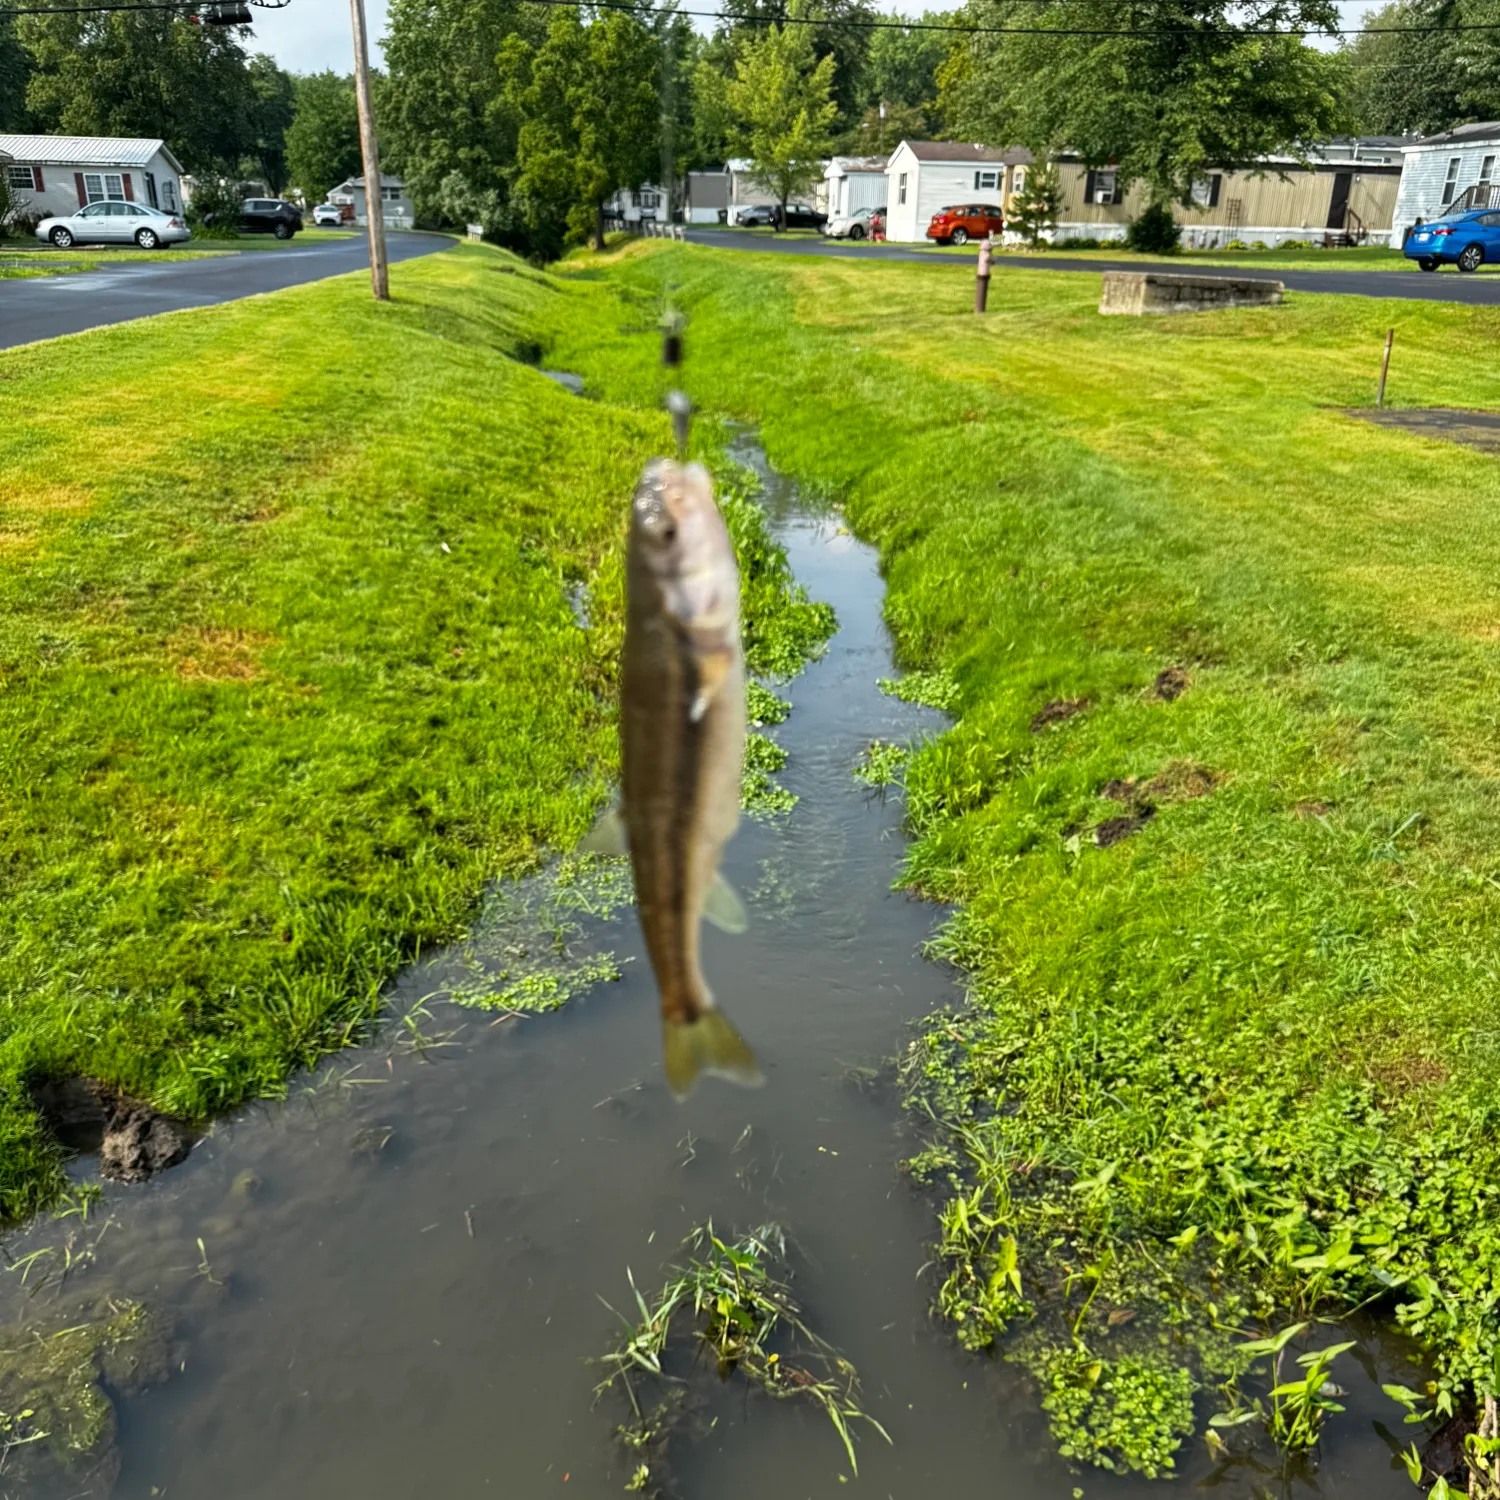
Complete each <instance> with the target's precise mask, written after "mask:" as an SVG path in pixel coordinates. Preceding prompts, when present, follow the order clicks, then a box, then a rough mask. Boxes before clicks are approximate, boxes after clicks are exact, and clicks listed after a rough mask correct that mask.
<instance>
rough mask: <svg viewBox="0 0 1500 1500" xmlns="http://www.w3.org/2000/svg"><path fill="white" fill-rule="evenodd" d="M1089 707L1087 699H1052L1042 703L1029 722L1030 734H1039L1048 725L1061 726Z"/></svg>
mask: <svg viewBox="0 0 1500 1500" xmlns="http://www.w3.org/2000/svg"><path fill="white" fill-rule="evenodd" d="M1088 706H1089V700H1088V699H1087V698H1054V699H1053V700H1052V701H1051V702H1050V703H1044V704H1043V705H1042V706H1041V708H1040V709H1038V710H1037V712H1036V714H1035V715H1034V716H1033V717H1032V720H1031V732H1032V733H1033V734H1040V733H1041V732H1042V730H1044V729H1045V728H1046V727H1047V726H1048V725H1049V724H1061V723H1062V721H1063V720H1064V719H1071V718H1072V717H1073V715H1074V714H1081V713H1082V712H1083V711H1084V709H1086V708H1087V707H1088Z"/></svg>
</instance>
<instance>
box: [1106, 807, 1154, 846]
mask: <svg viewBox="0 0 1500 1500" xmlns="http://www.w3.org/2000/svg"><path fill="white" fill-rule="evenodd" d="M1155 816H1156V809H1155V808H1154V807H1152V806H1150V805H1149V804H1148V805H1146V806H1144V807H1138V808H1136V810H1135V811H1134V812H1130V813H1126V814H1125V815H1124V816H1123V817H1119V818H1106V819H1105V820H1104V821H1103V822H1102V823H1100V824H1098V825H1097V827H1095V829H1094V843H1095V844H1097V845H1098V847H1099V848H1101V849H1108V848H1109V847H1110V846H1111V845H1112V844H1118V843H1119V842H1120V840H1121V839H1128V838H1129V837H1130V835H1131V834H1133V833H1139V832H1140V830H1141V829H1143V828H1144V827H1145V826H1146V824H1147V823H1149V822H1150V821H1151V820H1152V818H1154V817H1155Z"/></svg>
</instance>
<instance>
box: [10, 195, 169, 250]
mask: <svg viewBox="0 0 1500 1500" xmlns="http://www.w3.org/2000/svg"><path fill="white" fill-rule="evenodd" d="M36 237H37V238H38V239H39V240H50V241H51V242H52V243H53V244H54V245H56V246H57V248H58V249H59V250H66V249H67V248H68V247H69V246H70V245H93V244H101V245H128V244H131V243H132V242H133V243H135V244H137V245H139V246H140V247H141V249H142V250H156V249H158V248H159V247H160V246H162V245H173V244H180V243H181V242H182V241H183V240H190V239H192V237H193V232H192V230H191V229H189V228H188V227H187V225H186V224H185V223H183V221H182V218H181V217H180V215H178V214H168V213H163V212H162V210H161V209H159V208H147V207H146V205H145V204H144V203H119V202H115V201H110V202H108V203H90V204H89V206H88V207H87V208H80V209H79V210H78V212H77V213H76V214H58V215H56V216H54V217H53V218H50V219H43V220H42V222H41V223H40V224H38V225H37V226H36Z"/></svg>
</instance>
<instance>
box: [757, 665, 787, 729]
mask: <svg viewBox="0 0 1500 1500" xmlns="http://www.w3.org/2000/svg"><path fill="white" fill-rule="evenodd" d="M791 711H792V705H791V704H790V703H788V702H787V701H786V699H785V698H778V697H777V696H776V694H775V693H773V692H772V691H771V690H770V688H768V687H764V686H762V685H761V684H760V683H758V682H757V681H756V680H755V679H754V678H753V677H752V678H751V679H750V681H749V682H747V683H746V684H745V715H746V717H747V718H748V719H749V720H750V727H751V728H752V729H761V728H764V727H765V726H766V725H767V724H784V723H785V722H786V718H787V715H788V714H790V713H791Z"/></svg>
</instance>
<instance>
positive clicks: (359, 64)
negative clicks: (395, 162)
mask: <svg viewBox="0 0 1500 1500" xmlns="http://www.w3.org/2000/svg"><path fill="white" fill-rule="evenodd" d="M349 11H350V14H351V16H352V17H353V20H354V96H355V98H356V99H357V100H358V101H359V151H360V156H361V157H362V158H363V159H364V167H365V228H366V230H367V231H368V233H369V236H370V289H371V290H372V291H373V292H374V293H375V300H376V301H377V302H389V301H390V300H391V282H390V277H389V276H388V275H387V274H386V265H385V195H384V194H383V193H382V192H381V190H380V153H379V152H378V151H377V150H376V149H375V112H374V110H373V109H372V108H371V105H370V43H369V38H368V35H367V33H366V30H365V0H349Z"/></svg>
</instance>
